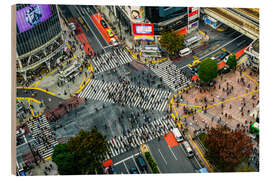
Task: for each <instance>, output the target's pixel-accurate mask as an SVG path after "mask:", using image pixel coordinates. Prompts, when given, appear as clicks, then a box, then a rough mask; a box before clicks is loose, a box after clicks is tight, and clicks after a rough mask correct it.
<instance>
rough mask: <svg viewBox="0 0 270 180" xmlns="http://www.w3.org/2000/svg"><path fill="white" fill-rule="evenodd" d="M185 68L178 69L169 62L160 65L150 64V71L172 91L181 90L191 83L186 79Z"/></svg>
mask: <svg viewBox="0 0 270 180" xmlns="http://www.w3.org/2000/svg"><path fill="white" fill-rule="evenodd" d="M186 68H188V67H187V66H184V67H181V68H178V67H177V66H176V65H174V64H172V63H171V61H165V62H164V63H161V64H151V65H150V69H151V70H152V71H153V72H154V73H155V74H156V75H157V76H159V77H161V78H162V80H163V81H164V83H166V84H167V85H168V86H169V87H170V88H171V89H172V90H173V91H177V90H180V89H182V88H183V87H186V86H188V85H189V84H190V83H191V81H190V80H189V79H187V77H186V75H185V74H186V71H187V69H186Z"/></svg>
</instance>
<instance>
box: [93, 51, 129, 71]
mask: <svg viewBox="0 0 270 180" xmlns="http://www.w3.org/2000/svg"><path fill="white" fill-rule="evenodd" d="M132 60H133V59H132V57H131V56H130V54H129V53H128V52H127V51H126V50H124V49H121V48H115V49H113V50H112V51H109V52H106V53H104V54H102V55H100V56H97V57H95V58H94V59H92V61H91V62H92V64H93V65H94V73H96V74H98V73H101V72H104V71H108V70H111V69H114V68H116V67H119V66H120V65H123V64H127V63H129V62H132Z"/></svg>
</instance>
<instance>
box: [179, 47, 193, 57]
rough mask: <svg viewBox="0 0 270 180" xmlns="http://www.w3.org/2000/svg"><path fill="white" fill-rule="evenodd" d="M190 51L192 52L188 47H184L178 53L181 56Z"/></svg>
mask: <svg viewBox="0 0 270 180" xmlns="http://www.w3.org/2000/svg"><path fill="white" fill-rule="evenodd" d="M191 52H192V51H191V49H190V48H185V49H182V50H180V52H179V55H180V56H181V57H183V56H187V55H189V54H190V53H191Z"/></svg>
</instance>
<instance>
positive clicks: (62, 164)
mask: <svg viewBox="0 0 270 180" xmlns="http://www.w3.org/2000/svg"><path fill="white" fill-rule="evenodd" d="M52 160H53V161H54V162H55V163H56V164H57V166H58V172H59V174H61V175H73V174H78V172H77V168H76V166H75V164H74V155H73V154H72V153H71V152H70V151H69V149H68V148H67V145H66V144H58V145H56V146H55V148H54V153H53V155H52Z"/></svg>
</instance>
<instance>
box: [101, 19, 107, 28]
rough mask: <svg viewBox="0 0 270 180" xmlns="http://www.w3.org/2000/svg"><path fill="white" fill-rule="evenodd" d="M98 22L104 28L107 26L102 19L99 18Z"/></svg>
mask: <svg viewBox="0 0 270 180" xmlns="http://www.w3.org/2000/svg"><path fill="white" fill-rule="evenodd" d="M100 24H101V25H102V26H103V27H104V28H107V27H108V26H107V24H106V22H105V21H104V20H100Z"/></svg>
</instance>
